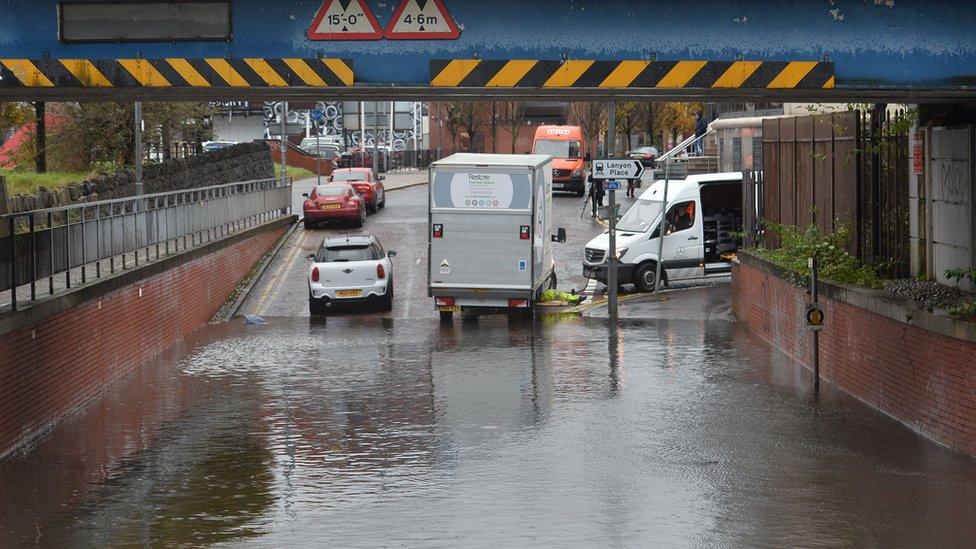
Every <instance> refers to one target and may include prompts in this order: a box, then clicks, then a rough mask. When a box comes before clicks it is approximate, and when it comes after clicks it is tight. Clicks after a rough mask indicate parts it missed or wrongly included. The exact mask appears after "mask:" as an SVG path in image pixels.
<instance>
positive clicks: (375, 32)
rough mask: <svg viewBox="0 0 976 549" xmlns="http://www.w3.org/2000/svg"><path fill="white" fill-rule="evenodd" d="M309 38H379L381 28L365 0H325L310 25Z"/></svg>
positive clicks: (380, 36)
mask: <svg viewBox="0 0 976 549" xmlns="http://www.w3.org/2000/svg"><path fill="white" fill-rule="evenodd" d="M308 38H309V40H380V39H381V38H383V28H382V27H380V23H379V21H377V20H376V16H375V15H373V12H372V10H370V9H369V6H367V5H366V1H365V0H325V3H323V4H322V7H321V8H319V11H318V12H316V14H315V18H314V19H312V25H311V26H310V27H309V28H308Z"/></svg>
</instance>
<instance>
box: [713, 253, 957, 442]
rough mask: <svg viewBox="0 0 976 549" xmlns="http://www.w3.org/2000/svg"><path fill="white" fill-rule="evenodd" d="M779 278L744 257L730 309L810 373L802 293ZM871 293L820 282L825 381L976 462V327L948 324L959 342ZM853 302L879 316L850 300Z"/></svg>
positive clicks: (944, 328) (931, 318) (939, 320)
mask: <svg viewBox="0 0 976 549" xmlns="http://www.w3.org/2000/svg"><path fill="white" fill-rule="evenodd" d="M781 274H782V273H779V272H777V269H776V268H775V267H772V266H770V265H768V264H765V262H763V261H762V260H758V259H756V258H752V257H751V256H745V257H741V258H740V263H739V264H738V265H736V266H734V267H733V272H732V306H733V310H734V312H735V315H736V317H737V318H738V319H739V320H740V321H741V322H743V323H745V324H746V325H747V326H748V327H749V328H750V329H751V330H752V331H754V332H755V333H756V334H758V335H759V336H760V337H762V338H763V339H764V340H766V341H767V342H769V343H770V344H772V345H773V346H775V347H777V348H778V349H780V350H782V351H783V352H785V353H786V354H788V355H790V356H791V357H793V358H794V359H795V360H797V361H798V362H801V363H802V364H803V365H804V366H806V367H808V368H812V352H813V336H812V335H811V332H809V331H808V330H807V329H806V328H805V326H803V324H802V323H801V321H800V318H801V313H802V312H803V311H804V310H805V308H806V303H807V301H808V296H807V295H806V292H805V290H804V289H803V288H801V287H799V286H797V285H795V284H793V283H790V282H787V281H786V280H784V278H782V277H781ZM870 294H871V292H854V291H852V290H849V289H845V288H841V287H838V286H833V285H830V284H822V285H821V302H822V303H823V304H824V310H825V313H826V318H827V322H826V325H825V327H824V330H823V331H822V332H821V335H820V357H821V358H820V371H821V375H822V378H823V379H824V380H825V381H827V382H830V383H831V384H833V385H835V386H836V387H838V388H840V389H842V390H844V391H846V392H847V393H850V394H851V395H853V396H855V397H857V398H859V399H860V400H862V401H863V402H865V403H867V404H869V405H870V406H873V407H874V408H876V409H878V410H880V411H882V412H884V413H886V414H888V415H890V416H892V417H894V418H895V419H898V420H899V421H901V422H902V423H904V424H906V425H908V426H909V427H911V428H912V429H914V430H915V431H917V432H919V433H921V434H923V435H925V436H927V437H929V438H932V439H934V440H936V441H938V442H941V443H943V444H946V445H948V446H950V447H952V448H955V449H957V450H960V451H962V452H964V453H966V454H969V455H976V343H974V342H973V341H976V339H973V338H972V337H971V334H972V332H973V331H974V330H972V328H971V327H969V326H955V329H956V330H957V331H959V332H964V333H965V339H959V338H956V337H951V336H950V335H946V334H945V332H948V331H950V330H952V329H953V326H952V325H951V324H952V323H953V322H955V321H951V320H949V319H945V318H944V317H935V315H930V314H929V313H927V312H925V311H924V309H921V308H917V307H916V306H913V305H911V304H910V303H906V302H904V301H901V300H899V299H896V298H892V297H887V296H882V295H880V294H879V295H876V296H875V295H870ZM855 300H857V301H860V303H859V304H861V305H865V306H867V307H873V308H877V311H872V310H868V309H867V308H865V307H861V306H855V305H853V304H851V303H850V301H855ZM892 317H895V318H892ZM909 317H910V321H909ZM919 323H922V324H924V323H930V324H933V325H935V324H940V325H941V327H939V328H938V329H937V330H929V329H926V328H923V327H920V326H919V325H917V324H919ZM960 324H961V323H960ZM940 332H942V333H940Z"/></svg>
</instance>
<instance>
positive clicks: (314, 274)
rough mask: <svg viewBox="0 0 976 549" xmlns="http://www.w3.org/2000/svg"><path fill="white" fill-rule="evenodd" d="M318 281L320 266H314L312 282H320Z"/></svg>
mask: <svg viewBox="0 0 976 549" xmlns="http://www.w3.org/2000/svg"><path fill="white" fill-rule="evenodd" d="M318 281H319V268H318V267H312V282H318Z"/></svg>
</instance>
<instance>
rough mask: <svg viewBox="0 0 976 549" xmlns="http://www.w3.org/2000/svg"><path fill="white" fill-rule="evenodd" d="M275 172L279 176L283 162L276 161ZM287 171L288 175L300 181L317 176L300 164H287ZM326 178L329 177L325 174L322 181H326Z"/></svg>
mask: <svg viewBox="0 0 976 549" xmlns="http://www.w3.org/2000/svg"><path fill="white" fill-rule="evenodd" d="M274 173H275V177H278V176H279V175H280V174H281V163H279V162H275V165H274ZM285 173H287V174H288V177H291V178H292V179H294V180H295V181H299V180H301V179H312V178H314V177H315V173H313V172H310V171H308V170H306V169H305V168H299V167H298V166H287V167H286V168H285ZM326 179H327V178H326V177H325V176H324V175H323V176H322V181H323V182H324V181H325V180H326Z"/></svg>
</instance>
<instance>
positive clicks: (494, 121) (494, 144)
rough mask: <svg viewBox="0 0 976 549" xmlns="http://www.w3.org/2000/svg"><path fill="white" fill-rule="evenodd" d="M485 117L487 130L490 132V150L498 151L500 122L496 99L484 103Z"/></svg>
mask: <svg viewBox="0 0 976 549" xmlns="http://www.w3.org/2000/svg"><path fill="white" fill-rule="evenodd" d="M485 119H486V122H487V123H488V124H487V125H488V132H489V133H490V134H491V152H493V153H497V152H498V124H499V122H501V111H500V110H499V109H498V101H492V102H490V103H488V104H486V105H485Z"/></svg>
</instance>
